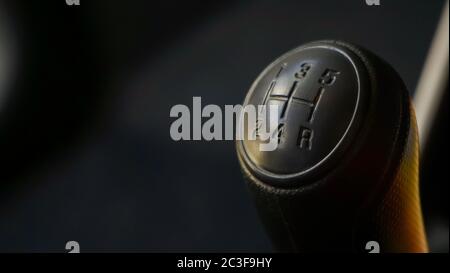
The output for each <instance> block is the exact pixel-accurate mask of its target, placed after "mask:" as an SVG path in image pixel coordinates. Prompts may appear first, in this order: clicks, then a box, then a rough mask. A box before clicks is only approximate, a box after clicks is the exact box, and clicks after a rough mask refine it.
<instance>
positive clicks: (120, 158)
mask: <svg viewBox="0 0 450 273" xmlns="http://www.w3.org/2000/svg"><path fill="white" fill-rule="evenodd" d="M443 6H444V1H437V0H435V1H428V0H423V1H408V0H398V1H383V0H381V6H378V7H374V6H372V7H369V6H367V5H366V4H365V1H364V0H351V1H332V0H308V1H307V0H303V1H300V0H299V1H198V0H191V1H182V2H181V1H180V2H174V1H164V2H163V1H161V2H154V1H145V0H135V1H100V0H98V1H95V0H89V1H87V0H81V5H80V6H67V5H66V3H65V1H64V0H58V1H56V0H54V1H19V0H14V1H13V0H1V1H0V154H1V157H0V158H1V159H0V251H19V252H28V251H65V250H64V246H65V243H66V242H67V241H70V240H75V241H78V242H79V243H80V246H81V250H82V251H244V252H246V251H252V252H254V251H256V252H265V251H271V250H272V249H271V245H270V242H269V240H268V238H267V237H266V235H265V233H264V230H263V227H262V225H261V224H260V222H259V220H258V217H257V215H256V211H255V208H254V207H253V203H252V200H251V199H250V197H249V194H248V193H247V189H246V187H245V184H244V182H243V181H242V177H241V173H240V170H239V166H238V162H237V158H236V154H235V149H234V143H233V142H231V141H222V142H218V141H215V142H207V141H196V142H194V141H191V142H175V141H173V140H172V139H171V138H170V135H169V127H170V124H171V122H172V121H173V119H171V118H170V117H169V111H170V108H171V107H172V106H173V105H175V104H186V105H191V104H192V97H193V96H201V97H202V103H203V105H206V104H211V103H213V104H217V105H225V104H238V103H242V101H243V99H244V96H245V94H246V92H247V90H248V88H249V87H250V85H251V83H252V81H253V80H254V79H255V78H256V76H257V75H258V74H259V73H260V72H261V71H262V69H263V68H264V67H265V66H266V65H268V64H269V63H270V62H271V61H272V60H273V59H275V58H276V57H278V56H279V55H281V54H283V53H284V52H286V51H287V50H289V49H292V48H294V47H296V46H298V45H300V44H303V43H305V42H308V41H312V40H318V39H342V40H346V41H350V42H354V43H356V44H359V45H362V46H364V47H366V48H368V49H370V50H371V51H373V52H375V53H376V54H378V55H379V56H380V57H382V58H383V59H385V60H387V61H388V62H389V63H390V64H391V65H392V66H393V67H394V68H395V69H396V70H397V71H398V72H399V73H400V75H401V76H402V78H403V79H404V81H405V83H406V85H407V87H408V88H409V90H410V91H411V94H412V95H413V93H414V89H415V87H416V85H417V81H418V79H419V76H420V73H421V69H422V66H423V63H424V60H425V58H426V55H427V51H428V48H429V46H430V43H431V40H432V38H433V35H434V32H435V28H436V26H437V23H438V21H439V17H440V14H441V10H442V8H443ZM446 101H447V100H445V107H443V108H442V109H444V110H442V111H441V112H440V115H439V116H440V118H441V119H442V120H441V122H440V123H439V124H442V125H441V126H440V127H439V128H435V129H434V132H437V133H435V134H434V135H433V137H432V138H431V139H433V141H430V142H431V143H436V144H435V145H434V146H433V147H434V148H429V149H427V150H426V152H425V154H424V157H423V158H424V162H423V164H422V166H423V168H422V169H421V171H422V178H421V184H422V185H421V186H422V201H423V206H424V213H425V220H426V223H427V231H428V234H429V239H430V246H431V249H432V250H433V251H437V252H440V251H444V252H445V251H448V202H447V193H448V186H447V182H446V181H444V178H442V177H448V176H441V175H443V170H444V169H445V168H446V167H447V166H446V162H445V161H444V160H441V159H443V158H444V151H447V148H448V144H446V143H445V142H446V141H445V140H446V139H448V138H447V136H448V133H447V130H446V129H447V124H448V119H447V117H448V113H447V109H448V107H447V105H446V104H447V102H446ZM443 104H444V102H443Z"/></svg>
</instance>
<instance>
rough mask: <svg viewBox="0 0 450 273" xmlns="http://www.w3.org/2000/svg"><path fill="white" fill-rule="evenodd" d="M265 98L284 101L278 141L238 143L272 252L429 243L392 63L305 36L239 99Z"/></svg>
mask: <svg viewBox="0 0 450 273" xmlns="http://www.w3.org/2000/svg"><path fill="white" fill-rule="evenodd" d="M267 104H277V105H278V106H279V108H280V109H281V110H280V114H279V115H280V116H279V119H280V126H279V127H278V136H279V144H278V146H277V149H276V150H274V151H260V150H259V149H257V147H258V145H256V144H258V143H260V142H261V141H260V140H258V139H256V140H250V139H244V140H239V141H237V143H236V145H237V154H238V158H239V161H240V165H241V167H242V170H243V173H244V176H245V178H246V181H247V183H248V185H249V188H250V191H251V193H252V195H253V197H254V199H255V202H256V206H257V208H258V211H259V214H260V217H261V220H262V222H263V224H264V226H265V227H266V229H267V231H268V233H269V236H270V237H271V239H272V241H273V244H274V246H275V248H276V249H277V250H279V251H282V252H317V251H353V252H363V251H364V252H365V251H366V249H365V247H366V243H368V242H370V241H375V242H377V243H378V245H379V248H380V251H381V252H426V251H427V250H428V249H427V242H426V239H425V231H424V227H423V220H422V212H421V207H420V198H419V185H418V182H419V181H418V156H419V155H418V152H419V149H418V148H419V147H418V136H417V125H416V120H415V116H414V110H413V109H412V105H411V102H410V98H409V95H408V92H407V90H406V87H405V85H404V83H403V81H402V80H401V79H400V77H399V76H398V74H397V73H396V72H395V71H394V69H393V68H392V67H391V66H390V65H388V64H387V63H386V62H384V61H383V60H381V59H380V58H378V57H377V56H375V55H374V54H372V53H370V52H368V51H367V50H365V49H362V48H360V47H357V46H354V45H351V44H348V43H344V42H340V41H318V42H312V43H308V44H305V45H303V46H301V47H298V48H296V49H294V50H292V51H289V52H288V53H286V54H284V55H283V56H281V57H280V58H278V59H277V60H275V61H274V62H273V63H272V64H270V65H269V66H268V67H267V68H266V69H265V70H264V71H263V72H262V73H261V75H260V76H259V77H258V78H257V80H256V81H255V82H254V84H253V86H252V87H251V89H250V91H249V93H248V95H247V97H246V99H245V102H244V106H245V105H255V106H257V105H267ZM242 122H248V121H245V120H242ZM244 128H246V127H244Z"/></svg>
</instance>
